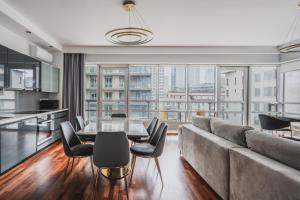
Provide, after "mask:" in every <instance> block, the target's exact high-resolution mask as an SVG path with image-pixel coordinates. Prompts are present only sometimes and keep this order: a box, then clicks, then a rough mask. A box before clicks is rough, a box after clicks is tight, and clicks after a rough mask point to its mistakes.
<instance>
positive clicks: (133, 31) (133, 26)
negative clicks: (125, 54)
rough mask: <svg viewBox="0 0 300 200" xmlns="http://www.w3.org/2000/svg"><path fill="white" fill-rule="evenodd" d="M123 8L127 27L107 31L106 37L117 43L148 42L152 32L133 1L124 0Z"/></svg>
mask: <svg viewBox="0 0 300 200" xmlns="http://www.w3.org/2000/svg"><path fill="white" fill-rule="evenodd" d="M123 8H124V10H125V11H127V12H128V24H129V25H128V27H125V28H116V29H113V30H110V31H108V32H107V33H106V34H105V37H106V39H107V40H108V41H109V42H111V43H113V44H118V45H141V44H145V43H148V42H150V41H151V40H152V39H153V36H154V34H153V32H152V31H151V30H149V28H148V27H147V25H146V23H145V22H144V20H143V18H142V17H141V15H140V14H139V12H138V11H137V9H136V7H135V3H134V2H133V1H124V3H123Z"/></svg>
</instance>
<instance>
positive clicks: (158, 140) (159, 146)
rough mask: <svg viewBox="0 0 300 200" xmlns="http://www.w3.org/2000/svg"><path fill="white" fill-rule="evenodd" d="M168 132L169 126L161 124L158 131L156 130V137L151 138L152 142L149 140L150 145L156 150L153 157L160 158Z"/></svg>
mask: <svg viewBox="0 0 300 200" xmlns="http://www.w3.org/2000/svg"><path fill="white" fill-rule="evenodd" d="M167 130H168V125H167V124H166V123H165V122H163V123H161V124H160V125H159V127H158V129H157V130H156V132H155V134H154V136H153V137H152V138H151V140H149V143H150V144H151V145H154V146H155V150H154V153H153V156H155V157H158V156H160V155H161V154H162V152H163V149H164V145H165V140H166V136H167Z"/></svg>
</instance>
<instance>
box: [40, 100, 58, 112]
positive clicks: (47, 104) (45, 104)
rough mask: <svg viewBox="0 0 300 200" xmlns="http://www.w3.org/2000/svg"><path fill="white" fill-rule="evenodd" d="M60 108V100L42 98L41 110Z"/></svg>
mask: <svg viewBox="0 0 300 200" xmlns="http://www.w3.org/2000/svg"><path fill="white" fill-rule="evenodd" d="M58 108H59V100H49V99H41V100H40V110H55V109H58Z"/></svg>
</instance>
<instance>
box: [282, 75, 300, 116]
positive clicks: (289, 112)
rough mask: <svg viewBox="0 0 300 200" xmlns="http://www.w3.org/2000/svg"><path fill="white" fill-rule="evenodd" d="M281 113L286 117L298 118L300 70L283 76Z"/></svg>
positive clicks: (299, 111) (299, 109) (299, 114)
mask: <svg viewBox="0 0 300 200" xmlns="http://www.w3.org/2000/svg"><path fill="white" fill-rule="evenodd" d="M283 76H284V77H283V79H284V83H283V84H284V86H283V112H284V115H286V116H295V117H299V116H300V70H294V71H287V72H284V74H283Z"/></svg>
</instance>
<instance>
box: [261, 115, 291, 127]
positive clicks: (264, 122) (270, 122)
mask: <svg viewBox="0 0 300 200" xmlns="http://www.w3.org/2000/svg"><path fill="white" fill-rule="evenodd" d="M258 117H259V121H260V126H261V128H262V129H265V130H276V129H281V128H285V127H288V126H290V125H291V122H289V121H284V120H281V119H279V118H276V117H272V116H270V115H265V114H259V115H258Z"/></svg>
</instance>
